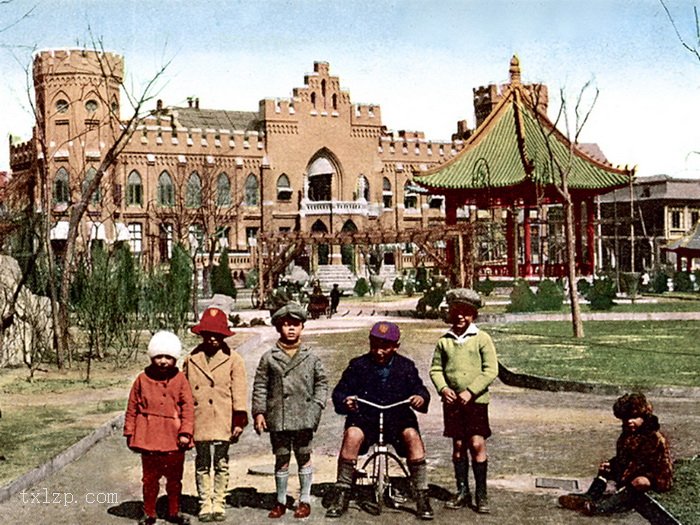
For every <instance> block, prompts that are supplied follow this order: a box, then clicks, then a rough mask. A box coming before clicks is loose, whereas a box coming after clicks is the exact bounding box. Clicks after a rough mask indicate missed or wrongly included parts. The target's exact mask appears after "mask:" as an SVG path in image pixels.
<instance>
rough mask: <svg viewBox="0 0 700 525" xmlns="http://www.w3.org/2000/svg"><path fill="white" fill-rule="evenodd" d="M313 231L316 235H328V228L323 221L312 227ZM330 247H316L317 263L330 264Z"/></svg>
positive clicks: (318, 221) (321, 245)
mask: <svg viewBox="0 0 700 525" xmlns="http://www.w3.org/2000/svg"><path fill="white" fill-rule="evenodd" d="M311 231H312V232H316V233H328V228H327V227H326V225H325V223H324V222H323V221H322V220H320V219H319V220H317V221H316V222H315V223H313V225H312V226H311ZM329 259H330V247H329V246H328V245H327V244H318V245H316V263H317V264H319V265H325V264H328V263H329V262H330V261H329Z"/></svg>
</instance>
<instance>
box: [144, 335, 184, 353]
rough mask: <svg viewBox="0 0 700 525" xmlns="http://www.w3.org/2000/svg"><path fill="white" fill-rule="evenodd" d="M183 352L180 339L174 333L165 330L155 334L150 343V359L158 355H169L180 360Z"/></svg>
mask: <svg viewBox="0 0 700 525" xmlns="http://www.w3.org/2000/svg"><path fill="white" fill-rule="evenodd" d="M181 350H182V343H180V338H178V336H176V335H175V334H174V333H172V332H166V331H164V330H163V331H160V332H157V333H155V334H154V335H153V337H151V340H150V341H149V343H148V357H150V358H151V359H153V358H154V357H155V356H157V355H167V356H170V357H172V358H174V359H179V357H180V351H181Z"/></svg>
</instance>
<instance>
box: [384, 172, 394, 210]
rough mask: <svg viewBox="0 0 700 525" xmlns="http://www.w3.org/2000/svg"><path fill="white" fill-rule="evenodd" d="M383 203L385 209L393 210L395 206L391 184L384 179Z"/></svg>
mask: <svg viewBox="0 0 700 525" xmlns="http://www.w3.org/2000/svg"><path fill="white" fill-rule="evenodd" d="M382 202H383V203H384V208H392V207H393V206H394V193H393V192H392V191H391V182H389V179H387V178H386V177H384V179H383V180H382Z"/></svg>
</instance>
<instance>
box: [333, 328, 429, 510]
mask: <svg viewBox="0 0 700 525" xmlns="http://www.w3.org/2000/svg"><path fill="white" fill-rule="evenodd" d="M400 337H401V332H400V330H399V327H398V326H397V325H395V324H394V323H390V322H384V321H382V322H379V323H376V324H375V325H374V326H373V327H372V329H371V331H370V334H369V346H370V350H369V352H368V353H366V354H364V355H361V356H359V357H356V358H354V359H352V360H351V361H350V363H349V364H348V366H347V368H346V369H345V371H344V372H343V375H342V377H341V378H340V381H339V382H338V384H337V385H336V387H335V388H334V389H333V395H332V399H333V406H334V407H335V411H336V412H337V413H338V414H341V415H344V416H347V417H346V419H345V432H344V433H343V443H342V446H341V449H340V454H339V456H338V477H337V481H336V489H337V491H336V497H335V499H334V500H333V501H332V502H331V504H330V506H329V507H328V511H327V512H326V517H328V518H338V517H340V516H342V515H343V514H344V513H345V511H346V510H347V508H348V504H349V502H350V489H351V487H352V482H353V475H354V472H355V463H356V462H357V457H358V455H360V454H365V453H366V452H367V450H368V449H369V447H370V445H372V444H373V443H376V442H377V439H378V427H379V412H378V411H377V410H376V409H374V408H372V407H368V406H366V405H362V404H360V403H358V401H357V399H356V397H360V398H362V399H366V400H367V401H371V402H373V403H376V404H379V405H388V404H393V403H397V402H399V401H403V400H405V399H409V398H410V406H407V405H402V406H399V407H397V408H395V409H391V410H389V411H387V412H385V419H384V433H385V438H386V442H387V443H388V444H391V445H393V446H394V448H395V449H396V451H397V453H398V454H399V455H401V456H404V457H406V458H407V460H408V469H409V472H410V474H411V482H412V484H413V486H414V488H415V490H416V504H417V514H418V517H420V518H421V519H432V518H433V511H432V508H431V507H430V500H429V498H428V479H427V466H426V463H425V446H424V444H423V440H422V438H421V435H420V430H419V428H418V420H417V418H416V415H415V413H414V410H417V411H419V412H423V413H425V412H427V411H428V404H429V403H430V393H429V392H428V390H427V389H426V387H425V385H424V384H423V381H422V380H421V378H420V376H419V375H418V370H417V369H416V366H415V364H414V363H413V361H412V360H410V359H409V358H407V357H404V356H402V355H399V354H397V353H396V352H397V350H398V349H399V346H400V343H399V340H400Z"/></svg>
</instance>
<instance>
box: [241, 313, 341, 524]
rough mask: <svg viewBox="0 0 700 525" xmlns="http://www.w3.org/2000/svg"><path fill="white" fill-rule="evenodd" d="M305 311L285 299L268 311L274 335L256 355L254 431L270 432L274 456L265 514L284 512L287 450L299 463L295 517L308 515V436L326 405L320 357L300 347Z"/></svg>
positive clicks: (278, 515) (309, 449) (323, 375)
mask: <svg viewBox="0 0 700 525" xmlns="http://www.w3.org/2000/svg"><path fill="white" fill-rule="evenodd" d="M305 321H306V312H305V311H304V309H303V308H302V307H301V306H300V305H298V304H296V303H288V304H286V305H285V306H283V307H282V308H280V309H279V310H277V311H276V312H275V313H274V314H273V315H272V323H273V324H274V325H275V328H276V329H277V332H278V333H279V334H280V338H279V340H278V341H277V344H276V345H275V347H274V348H272V349H271V350H268V351H267V352H265V354H263V356H262V357H261V358H260V363H259V364H258V368H257V371H256V372H255V380H254V381H253V410H252V412H253V418H254V428H255V431H256V432H257V433H258V434H261V433H262V432H263V431H268V432H270V443H271V444H272V452H273V454H274V455H275V487H276V490H277V503H276V504H275V506H274V507H273V508H272V510H271V511H270V513H269V514H268V517H270V518H280V517H282V515H284V513H285V512H286V510H287V506H286V502H287V479H288V477H289V463H290V460H291V454H292V451H294V456H295V458H296V461H297V466H298V467H299V484H300V485H301V494H300V496H299V504H298V505H297V508H296V510H295V511H294V517H295V518H306V517H307V516H309V514H310V513H311V506H310V501H311V482H312V478H313V469H312V466H311V440H312V437H313V433H314V431H315V430H316V429H317V428H318V424H319V422H320V420H321V411H322V410H323V408H324V407H325V405H326V397H327V395H328V381H327V379H326V373H325V371H324V370H323V365H322V364H321V360H320V359H319V358H318V357H317V356H316V355H314V354H313V353H311V351H310V350H309V348H307V347H303V346H302V345H301V332H302V330H303V329H304V322H305Z"/></svg>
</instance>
